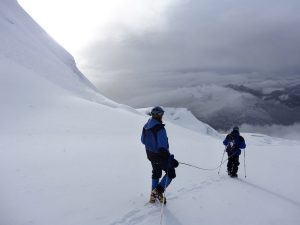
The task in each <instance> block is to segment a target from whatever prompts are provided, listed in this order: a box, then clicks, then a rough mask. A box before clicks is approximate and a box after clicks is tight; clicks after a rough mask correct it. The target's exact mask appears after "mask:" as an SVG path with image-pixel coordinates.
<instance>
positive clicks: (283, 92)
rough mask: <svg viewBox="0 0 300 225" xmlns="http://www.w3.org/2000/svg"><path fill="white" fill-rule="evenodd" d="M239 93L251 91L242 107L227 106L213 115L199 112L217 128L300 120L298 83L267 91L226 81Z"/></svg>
mask: <svg viewBox="0 0 300 225" xmlns="http://www.w3.org/2000/svg"><path fill="white" fill-rule="evenodd" d="M226 87H227V88H230V89H232V90H234V91H237V92H239V93H241V94H242V93H244V94H248V95H251V96H252V97H253V98H252V100H250V101H249V102H247V101H245V102H243V103H242V107H241V108H240V109H237V108H232V109H230V108H225V109H222V110H221V111H219V112H217V113H214V114H213V115H211V116H208V117H203V116H201V115H199V114H197V112H195V115H196V116H197V117H198V118H199V119H201V120H202V121H204V122H207V123H208V124H210V125H211V126H213V127H214V128H216V129H224V130H226V129H229V128H230V127H232V125H233V124H237V125H240V124H251V125H271V124H281V125H291V124H293V123H296V122H300V85H299V84H298V85H294V86H289V87H285V88H282V89H280V90H274V91H270V92H266V91H264V90H255V89H253V88H249V87H247V86H245V85H234V84H229V85H226Z"/></svg>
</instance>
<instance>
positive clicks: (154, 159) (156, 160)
mask: <svg viewBox="0 0 300 225" xmlns="http://www.w3.org/2000/svg"><path fill="white" fill-rule="evenodd" d="M147 157H148V159H149V160H150V162H151V165H152V179H159V178H161V176H162V171H165V173H166V174H167V175H168V177H169V178H171V179H174V178H175V177H176V173H175V169H174V168H173V167H169V166H168V159H165V158H166V157H164V156H162V155H161V154H159V153H153V152H150V151H147Z"/></svg>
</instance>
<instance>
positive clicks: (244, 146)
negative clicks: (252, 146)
mask: <svg viewBox="0 0 300 225" xmlns="http://www.w3.org/2000/svg"><path fill="white" fill-rule="evenodd" d="M239 148H246V143H245V139H244V138H243V137H242V136H240V143H239Z"/></svg>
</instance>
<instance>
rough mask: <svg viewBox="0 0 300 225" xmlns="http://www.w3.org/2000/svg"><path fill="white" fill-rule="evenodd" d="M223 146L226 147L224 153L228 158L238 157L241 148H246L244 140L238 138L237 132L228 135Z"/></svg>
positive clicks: (240, 137)
mask: <svg viewBox="0 0 300 225" xmlns="http://www.w3.org/2000/svg"><path fill="white" fill-rule="evenodd" d="M223 144H224V145H225V146H227V148H226V152H227V153H228V155H229V156H239V155H240V154H241V148H242V149H243V148H246V143H245V139H244V138H243V137H242V136H240V134H239V132H237V131H233V132H231V133H230V134H228V135H227V136H226V138H225V140H224V141H223Z"/></svg>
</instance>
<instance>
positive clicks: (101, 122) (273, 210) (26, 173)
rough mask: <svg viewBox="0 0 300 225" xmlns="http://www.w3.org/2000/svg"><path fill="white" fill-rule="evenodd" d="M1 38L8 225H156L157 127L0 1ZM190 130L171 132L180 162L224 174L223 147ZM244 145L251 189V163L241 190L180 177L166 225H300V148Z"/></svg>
mask: <svg viewBox="0 0 300 225" xmlns="http://www.w3.org/2000/svg"><path fill="white" fill-rule="evenodd" d="M0 34H1V35H0V103H1V111H0V178H1V185H0V199H1V201H0V225H24V224H31V225H53V224H55V225H83V224H85V225H99V224H105V225H106V224H111V225H112V224H114V225H116V224H146V225H150V224H151V225H153V224H159V222H160V211H161V208H160V205H149V204H146V205H145V203H146V202H147V201H148V198H149V192H150V190H149V189H150V178H151V167H150V164H149V162H148V161H147V159H146V157H145V152H144V148H143V146H142V145H141V143H140V140H139V139H140V133H141V129H142V126H143V125H144V123H145V122H146V121H147V119H148V117H147V116H145V115H141V114H139V113H137V112H136V111H134V110H133V109H130V108H129V107H126V106H122V105H119V104H117V103H114V102H112V101H111V100H109V99H107V98H105V97H104V96H102V95H101V94H99V93H98V92H97V91H96V90H95V89H94V87H93V86H92V85H91V84H90V83H89V82H88V81H87V80H86V79H85V78H84V77H83V76H82V74H80V72H78V70H77V69H76V67H75V64H74V61H73V59H72V57H71V56H70V55H69V54H68V53H66V52H65V51H64V50H63V49H61V48H60V47H59V46H58V45H57V44H56V43H55V42H54V41H52V40H51V38H49V37H48V36H47V34H46V33H45V32H44V31H43V30H41V29H40V28H39V27H38V26H37V25H36V24H35V23H34V22H33V21H32V20H31V19H30V18H29V17H28V15H27V14H26V13H25V12H23V11H22V9H21V8H20V7H19V5H18V4H17V3H16V1H12V0H1V1H0ZM179 111H180V110H179ZM179 111H178V112H179ZM176 113H177V112H176ZM174 115H175V114H174ZM185 115H187V114H185V113H184V114H183V116H182V115H181V118H185ZM182 121H185V124H184V126H185V128H182V127H180V126H178V125H179V124H178V123H177V124H174V123H173V122H172V121H171V120H166V128H167V132H168V136H169V141H170V150H171V152H172V153H174V154H175V156H176V158H177V159H178V160H179V161H181V162H186V163H191V164H193V165H196V166H199V167H204V168H214V167H216V166H217V165H218V164H219V163H220V160H221V157H222V153H223V150H224V148H223V146H222V143H221V140H220V138H217V137H215V136H214V135H213V136H212V135H208V134H207V132H206V131H203V130H202V131H201V130H198V129H199V123H198V122H195V121H194V122H192V123H190V122H191V121H192V120H190V119H189V120H182ZM177 122H178V121H177ZM186 123H189V124H186ZM181 125H182V124H181ZM186 128H189V129H186ZM243 135H244V137H245V139H246V142H247V145H248V147H247V155H246V157H247V161H246V163H247V178H246V179H245V178H244V177H243V163H241V166H240V178H239V179H234V180H233V179H231V178H228V177H227V176H226V174H225V166H223V167H222V170H221V174H220V175H218V174H217V171H216V170H215V171H212V172H209V171H201V170H197V169H194V168H191V167H187V166H184V165H180V167H179V168H178V169H177V178H176V179H175V180H174V181H173V182H172V184H171V186H170V188H169V189H168V190H167V193H166V196H167V198H168V204H167V206H166V207H165V208H164V218H163V224H172V225H179V224H189V225H190V224H231V225H234V224H239V225H241V224H245V225H253V224H270V225H271V224H272V225H274V224H290V225H296V224H297V225H298V224H299V223H300V216H299V209H300V195H299V193H298V192H299V190H300V181H299V179H297V174H296V172H297V171H298V170H299V168H300V152H299V146H300V143H299V142H297V141H294V142H291V141H286V140H282V139H275V138H271V137H267V136H262V135H258V134H243ZM242 161H243V157H241V162H242Z"/></svg>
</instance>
